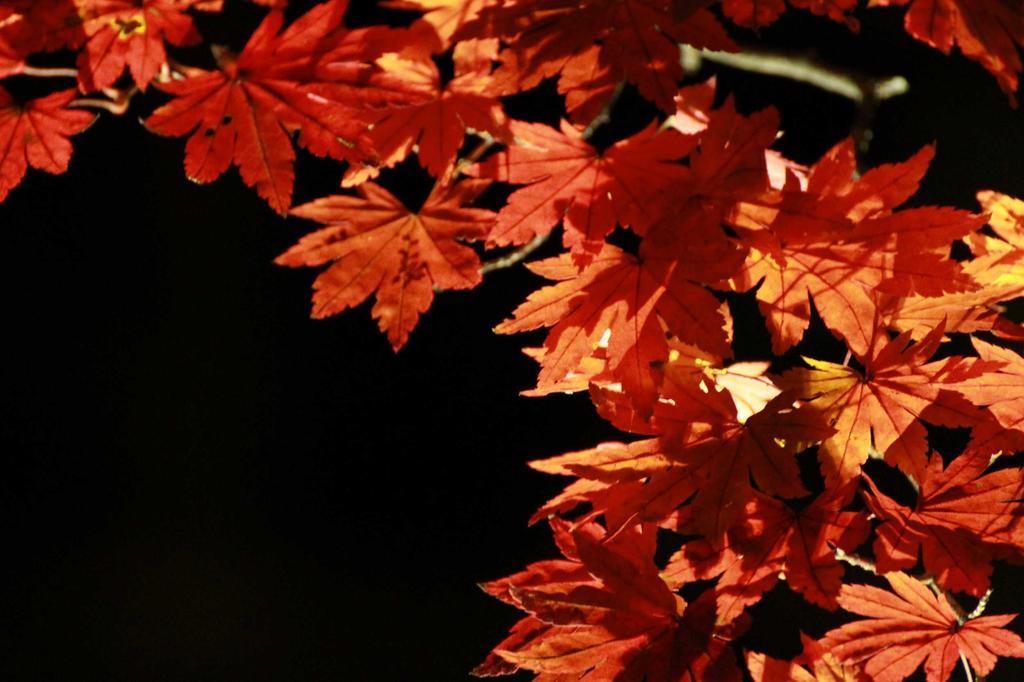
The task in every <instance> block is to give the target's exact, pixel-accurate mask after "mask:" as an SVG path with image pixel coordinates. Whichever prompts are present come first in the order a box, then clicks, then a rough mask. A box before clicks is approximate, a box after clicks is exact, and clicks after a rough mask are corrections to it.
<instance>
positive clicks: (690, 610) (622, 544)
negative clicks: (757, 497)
mask: <svg viewBox="0 0 1024 682" xmlns="http://www.w3.org/2000/svg"><path fill="white" fill-rule="evenodd" d="M554 528H555V532H556V540H557V541H558V544H559V547H560V548H561V549H562V551H563V553H564V554H565V556H566V559H567V560H566V561H547V562H539V563H536V564H533V565H531V566H530V567H529V568H527V569H526V571H523V572H522V573H519V574H516V575H514V576H511V577H509V578H506V579H504V580H499V581H495V582H492V583H488V584H486V585H484V586H483V587H484V589H485V590H486V591H487V592H489V593H491V594H494V595H495V596H497V597H499V598H501V599H503V600H504V601H506V602H509V603H511V604H513V605H515V606H517V607H518V608H520V609H522V610H524V611H526V612H527V613H529V614H530V615H529V616H528V617H527V618H525V619H524V620H522V621H520V622H519V623H518V624H517V625H516V626H515V627H514V628H513V631H512V634H511V636H510V637H508V638H507V639H506V640H505V641H503V642H501V643H500V644H499V645H498V646H497V647H496V648H495V650H494V652H493V653H492V654H491V656H490V657H488V659H487V660H485V661H484V663H483V664H481V665H480V666H479V667H478V668H477V669H476V670H475V671H474V673H475V674H477V675H501V674H509V673H512V672H515V671H516V670H519V669H525V670H530V671H533V672H536V673H540V674H541V678H540V679H557V678H556V677H554V676H556V675H557V676H562V675H573V676H574V677H575V678H577V679H578V678H583V677H584V676H585V677H590V678H593V679H618V680H641V679H643V680H647V681H648V682H698V681H699V680H711V679H713V680H721V682H739V680H741V679H742V675H741V673H740V671H739V669H738V667H737V666H736V660H735V656H734V655H733V653H732V651H731V650H730V648H729V645H728V643H727V642H728V640H729V639H731V638H732V637H733V636H734V635H735V634H737V631H738V630H739V629H740V628H741V627H742V626H743V625H744V624H742V623H741V624H739V625H738V627H732V628H728V629H726V628H720V627H716V625H715V613H714V601H713V600H712V599H708V598H701V599H698V600H697V601H695V602H693V603H692V604H687V603H686V602H685V601H683V599H682V598H680V597H679V596H677V595H675V594H673V592H672V591H671V590H670V589H669V588H668V586H667V585H666V584H665V583H664V582H663V581H662V580H661V578H660V577H659V576H658V570H657V567H656V566H655V565H654V562H653V560H652V558H653V552H654V547H655V544H654V529H653V527H650V526H648V527H643V528H642V527H639V526H638V527H636V528H635V529H633V530H630V531H628V532H625V533H620V534H619V535H618V536H616V537H615V538H614V539H611V540H608V539H606V538H604V537H603V535H602V530H601V528H600V526H597V525H596V524H586V525H584V526H581V527H580V528H579V529H577V530H576V531H575V532H573V533H571V534H570V533H569V532H568V531H567V530H566V528H565V526H564V525H559V524H557V523H556V524H554Z"/></svg>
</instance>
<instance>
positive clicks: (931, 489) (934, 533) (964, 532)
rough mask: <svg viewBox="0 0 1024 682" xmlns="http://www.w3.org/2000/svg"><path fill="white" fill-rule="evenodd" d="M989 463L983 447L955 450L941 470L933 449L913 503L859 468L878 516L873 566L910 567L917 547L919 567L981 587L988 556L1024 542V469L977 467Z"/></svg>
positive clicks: (953, 582)
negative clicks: (897, 497) (883, 489)
mask: <svg viewBox="0 0 1024 682" xmlns="http://www.w3.org/2000/svg"><path fill="white" fill-rule="evenodd" d="M988 464H989V455H988V454H987V452H986V451H984V450H973V451H969V452H967V453H965V454H963V455H961V456H960V457H958V458H956V459H955V460H953V462H952V464H950V465H949V467H948V468H947V469H945V470H943V468H942V457H940V456H939V455H938V454H935V455H932V459H931V461H930V462H929V464H928V468H927V469H926V470H925V472H924V475H923V476H922V478H921V481H920V490H919V492H918V497H917V503H916V505H915V506H914V508H913V509H908V508H907V507H904V506H903V505H901V504H899V503H898V502H896V501H895V500H893V499H892V498H890V497H889V496H887V495H885V494H884V493H882V492H881V491H879V489H878V487H877V486H876V485H875V483H874V481H872V480H871V479H870V478H868V476H867V475H864V479H865V480H866V481H867V483H868V487H869V489H870V491H871V492H870V493H869V494H866V495H865V498H866V499H867V501H868V504H869V505H870V506H871V509H872V510H873V511H874V513H875V515H876V516H878V518H879V519H881V520H882V521H883V523H882V525H881V526H880V527H879V528H878V529H877V531H876V533H877V536H876V538H875V544H874V548H875V557H876V564H877V566H878V569H879V570H880V571H893V570H899V569H908V568H913V567H914V566H916V565H917V558H918V551H919V550H920V553H921V555H922V556H923V558H924V567H925V570H927V571H928V572H929V573H931V574H932V575H933V576H935V579H936V580H937V581H938V582H939V584H940V585H942V586H943V587H945V588H947V589H950V590H957V591H961V592H967V593H969V594H972V595H975V596H980V595H982V594H983V593H984V592H985V590H986V589H988V585H989V576H990V575H991V574H992V559H993V556H995V555H1000V556H1002V555H1007V554H1012V555H1017V556H1019V555H1020V553H1021V551H1022V550H1024V528H1022V527H1021V521H1022V519H1024V505H1022V504H1021V502H1020V500H1021V498H1022V497H1024V472H1022V470H1021V469H1019V468H1013V469H1006V470H1002V471H996V472H993V473H989V474H985V475H982V474H983V473H984V471H985V469H986V468H987V467H988Z"/></svg>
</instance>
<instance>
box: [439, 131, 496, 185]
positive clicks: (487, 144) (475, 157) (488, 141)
mask: <svg viewBox="0 0 1024 682" xmlns="http://www.w3.org/2000/svg"><path fill="white" fill-rule="evenodd" d="M476 134H477V135H478V136H479V137H480V142H479V143H478V144H477V146H475V147H473V151H471V152H470V153H469V154H467V155H466V156H465V157H463V158H461V159H459V162H458V163H456V164H455V169H454V170H452V175H451V178H450V179H451V180H455V178H457V177H459V176H460V175H462V174H463V173H464V172H465V169H466V168H468V167H469V166H471V165H473V164H474V163H476V162H477V161H479V160H480V157H481V156H483V155H484V154H485V153H487V150H488V149H490V148H491V147H493V146H494V143H495V142H497V140H495V139H494V136H493V135H491V134H490V133H489V132H487V131H486V130H478V131H476Z"/></svg>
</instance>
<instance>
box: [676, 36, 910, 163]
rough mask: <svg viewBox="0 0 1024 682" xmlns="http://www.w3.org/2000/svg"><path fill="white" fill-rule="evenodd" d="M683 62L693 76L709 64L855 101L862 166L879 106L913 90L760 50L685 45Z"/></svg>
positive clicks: (899, 81) (895, 79) (891, 80)
mask: <svg viewBox="0 0 1024 682" xmlns="http://www.w3.org/2000/svg"><path fill="white" fill-rule="evenodd" d="M681 59H682V64H683V68H684V69H686V71H688V72H691V73H692V72H696V71H698V70H700V68H701V64H702V62H703V61H704V60H707V61H709V62H714V63H716V64H721V65H722V66H728V67H730V68H733V69H739V70H741V71H749V72H751V73H760V74H764V75H766V76H777V77H779V78H788V79H789V80H793V81H797V82H800V83H806V84H808V85H811V86H814V87H816V88H818V89H819V90H824V91H825V92H831V93H833V94H835V95H839V96H840V97H845V98H846V99H848V100H850V101H852V102H853V103H854V104H856V105H857V117H856V119H855V120H854V122H853V130H852V131H851V134H852V135H853V139H854V141H855V142H856V144H857V156H858V165H859V166H863V165H864V155H865V153H866V152H867V150H868V147H869V146H870V145H871V138H872V137H873V136H874V133H873V132H872V130H871V126H872V123H873V122H874V119H875V112H876V110H877V109H878V105H879V104H881V103H882V102H884V101H885V100H887V99H891V98H893V97H898V96H899V95H902V94H905V93H906V92H907V91H909V90H910V84H909V83H908V82H907V79H906V78H904V77H903V76H885V77H877V76H871V75H868V74H865V73H861V72H859V71H855V70H852V69H840V68H837V67H834V66H830V65H828V64H825V63H823V62H820V61H818V60H816V59H813V58H812V57H809V56H805V55H799V54H791V53H784V52H777V51H772V50H764V49H759V48H743V49H742V51H741V52H716V51H714V50H707V49H704V50H698V49H697V48H694V47H691V46H689V45H683V46H682V58H681ZM861 170H864V168H861Z"/></svg>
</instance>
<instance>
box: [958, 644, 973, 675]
mask: <svg viewBox="0 0 1024 682" xmlns="http://www.w3.org/2000/svg"><path fill="white" fill-rule="evenodd" d="M960 662H961V663H963V666H964V674H965V675H967V682H974V673H972V672H971V664H970V663H968V662H967V657H966V656H964V652H962V651H961V652H960Z"/></svg>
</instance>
